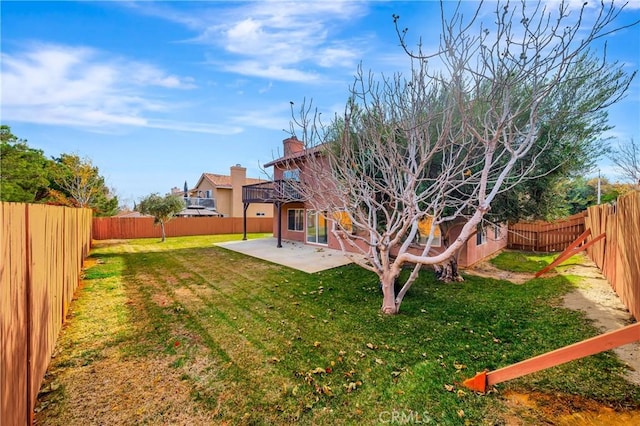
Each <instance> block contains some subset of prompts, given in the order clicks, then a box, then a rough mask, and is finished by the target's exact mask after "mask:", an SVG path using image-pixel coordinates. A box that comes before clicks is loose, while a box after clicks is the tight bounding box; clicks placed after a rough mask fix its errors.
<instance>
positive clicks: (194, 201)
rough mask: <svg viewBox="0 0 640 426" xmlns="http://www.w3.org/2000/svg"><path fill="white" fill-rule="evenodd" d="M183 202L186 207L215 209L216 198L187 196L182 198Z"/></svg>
mask: <svg viewBox="0 0 640 426" xmlns="http://www.w3.org/2000/svg"><path fill="white" fill-rule="evenodd" d="M184 202H185V204H186V206H187V207H191V208H198V207H199V208H205V209H211V210H215V209H216V199H215V198H198V197H187V198H185V199H184Z"/></svg>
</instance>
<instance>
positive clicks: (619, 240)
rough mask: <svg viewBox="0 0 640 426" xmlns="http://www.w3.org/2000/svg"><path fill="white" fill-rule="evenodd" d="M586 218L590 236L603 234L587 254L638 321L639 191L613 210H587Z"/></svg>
mask: <svg viewBox="0 0 640 426" xmlns="http://www.w3.org/2000/svg"><path fill="white" fill-rule="evenodd" d="M587 214H588V215H587V217H586V219H585V224H586V226H587V228H589V229H591V235H600V234H602V233H604V234H606V237H605V239H604V240H603V241H599V242H597V243H595V244H594V245H593V246H592V247H590V248H589V249H587V254H588V255H589V257H590V258H591V259H592V260H593V261H594V262H595V263H596V265H598V268H600V270H601V271H602V274H603V275H604V276H605V277H606V278H607V281H609V284H611V287H612V288H613V290H614V291H615V292H616V293H617V294H618V296H619V297H620V300H621V301H622V303H624V304H625V306H626V307H627V308H628V309H629V312H631V314H632V315H633V316H634V318H635V319H636V320H638V321H640V191H635V192H632V193H631V194H627V195H625V196H622V197H619V198H618V200H617V202H616V205H615V206H611V205H600V206H593V207H589V209H587Z"/></svg>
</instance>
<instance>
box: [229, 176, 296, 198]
mask: <svg viewBox="0 0 640 426" xmlns="http://www.w3.org/2000/svg"><path fill="white" fill-rule="evenodd" d="M296 183H297V182H295V183H294V182H292V181H290V180H274V181H270V182H263V183H256V184H253V185H245V186H243V187H242V202H243V203H275V202H283V203H286V202H291V201H302V195H301V194H300V192H298V190H297V189H296V187H295V185H296Z"/></svg>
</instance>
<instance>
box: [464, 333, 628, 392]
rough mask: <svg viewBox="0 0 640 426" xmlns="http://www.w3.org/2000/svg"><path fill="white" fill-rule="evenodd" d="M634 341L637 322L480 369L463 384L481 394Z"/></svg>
mask: <svg viewBox="0 0 640 426" xmlns="http://www.w3.org/2000/svg"><path fill="white" fill-rule="evenodd" d="M635 341H640V322H639V323H635V324H632V325H628V326H626V327H623V328H620V329H618V330H613V331H610V332H608V333H604V334H601V335H599V336H596V337H592V338H590V339H587V340H583V341H582V342H578V343H574V344H573V345H569V346H565V347H563V348H560V349H556V350H554V351H551V352H547V353H545V354H542V355H538V356H536V357H533V358H529V359H527V360H524V361H521V362H518V363H516V364H512V365H509V366H507V367H503V368H500V369H498V370H494V371H489V372H487V371H483V372H481V373H478V374H476V375H475V376H474V377H472V378H470V379H467V380H465V381H464V382H463V385H464V386H465V387H467V388H469V389H471V390H474V391H476V392H483V393H484V392H486V390H487V387H490V386H494V385H496V384H498V383H501V382H504V381H507V380H511V379H516V378H518V377H521V376H524V375H527V374H530V373H535V372H536V371H540V370H544V369H547V368H549V367H555V366H556V365H560V364H564V363H566V362H569V361H573V360H576V359H579V358H584V357H586V356H589V355H593V354H597V353H600V352H604V351H606V350H609V349H613V348H617V347H618V346H622V345H626V344H627V343H632V342H635Z"/></svg>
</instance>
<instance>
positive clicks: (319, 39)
mask: <svg viewBox="0 0 640 426" xmlns="http://www.w3.org/2000/svg"><path fill="white" fill-rule="evenodd" d="M591 1H592V2H593V0H591ZM547 3H557V1H556V0H553V1H548V2H547ZM581 3H582V2H579V4H581ZM447 6H449V4H447ZM473 6H474V3H471V2H465V3H464V4H463V7H465V8H472V7H473ZM0 7H1V13H2V16H1V19H2V26H1V36H2V40H1V42H2V95H1V96H2V105H1V107H2V109H1V111H0V112H1V120H2V124H8V125H9V126H11V128H12V130H13V133H14V134H16V135H17V136H19V137H21V138H25V139H27V140H28V142H29V145H30V146H31V147H33V148H38V149H42V150H43V151H44V152H45V154H46V155H47V156H58V155H59V154H61V153H75V154H78V155H80V156H81V157H88V158H90V159H91V160H92V161H93V163H94V164H95V165H97V166H98V167H99V168H100V171H101V173H102V175H103V176H105V177H106V179H107V183H108V185H109V186H110V187H112V188H113V189H114V190H115V193H116V194H117V195H118V197H119V198H120V199H121V201H122V202H123V203H128V204H129V205H130V206H132V205H133V201H134V200H136V201H137V200H139V199H140V198H141V197H143V196H145V195H147V194H150V193H152V192H159V193H166V192H168V191H169V190H170V189H171V187H174V186H177V187H179V188H182V186H183V184H184V181H185V180H186V181H187V182H188V184H189V186H193V185H195V183H196V181H197V180H198V178H199V177H200V175H201V173H203V172H210V173H220V174H228V172H229V167H230V166H232V165H234V164H242V165H243V166H244V167H246V168H247V174H248V176H250V177H266V176H265V175H264V174H263V172H262V171H261V169H260V165H261V164H264V163H267V162H269V161H270V160H272V159H274V158H275V157H278V156H279V153H280V151H281V143H282V140H283V139H285V138H286V137H288V133H287V132H286V131H285V130H288V129H289V127H290V124H289V123H290V120H291V109H290V108H291V107H290V102H291V101H293V102H294V103H295V104H296V105H300V104H301V103H302V102H303V100H304V99H307V100H310V99H312V100H313V102H314V104H315V105H316V106H317V107H318V108H319V110H320V111H322V112H323V113H324V114H323V115H324V116H325V117H326V116H332V115H333V113H334V112H338V111H342V110H343V105H344V102H345V100H346V98H347V95H348V87H349V84H350V83H351V82H352V81H353V76H354V74H355V71H356V68H357V66H358V64H359V63H362V65H363V68H364V69H365V70H372V71H374V72H376V73H385V74H391V73H393V72H396V71H406V70H407V67H408V60H407V58H406V56H405V55H404V54H403V53H402V51H401V49H400V48H399V46H398V39H397V37H396V34H395V30H394V27H393V21H392V18H391V15H392V14H394V13H395V14H397V15H400V17H401V25H402V26H403V27H408V28H409V31H410V35H411V36H412V37H414V40H415V39H416V38H417V37H418V36H422V37H423V40H424V42H425V44H426V45H429V43H433V42H435V41H437V36H438V30H439V22H440V21H439V5H438V4H437V3H436V2H430V1H425V2H392V1H388V2H385V1H370V2H356V1H343V2H338V1H315V2H284V1H261V2H244V1H227V2H221V1H220V2H218V1H197V2H183V1H157V2H154V1H131V2H124V1H122V2H121V1H112V2H94V1H82V2H69V1H65V2H55V1H47V2H32V1H2V2H1V3H0ZM587 11H588V13H587V15H588V17H589V18H588V19H590V16H591V14H592V13H593V11H594V10H593V9H587ZM638 19H640V1H639V0H631V1H630V4H629V9H628V11H626V12H623V14H622V15H621V16H620V23H621V24H623V23H628V22H631V21H634V20H638ZM587 22H588V20H587ZM608 43H609V59H610V60H619V61H620V62H621V63H623V64H624V66H625V69H626V70H628V71H629V72H631V71H633V70H637V69H638V68H640V26H635V27H633V28H632V29H626V30H621V31H618V32H616V33H615V34H613V35H611V36H610V37H609V38H608ZM638 80H639V78H636V79H635V81H634V83H633V86H632V87H631V89H630V91H629V93H628V95H627V97H626V98H625V99H624V100H623V101H622V102H620V103H619V104H617V105H615V106H614V107H612V108H611V109H610V122H611V124H613V125H614V126H615V129H614V130H613V131H612V132H611V134H610V136H614V137H615V138H617V139H619V140H621V141H625V140H629V139H631V138H634V139H635V140H640V83H639V81H638ZM601 167H602V170H603V173H605V174H609V175H610V176H613V174H612V173H611V169H610V165H608V164H607V163H606V162H603V163H602V164H601ZM596 173H597V172H596Z"/></svg>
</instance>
